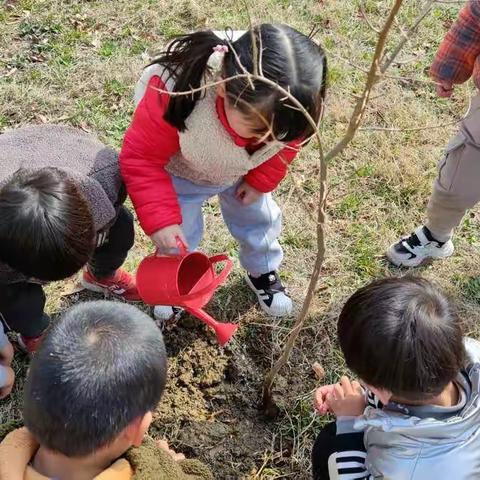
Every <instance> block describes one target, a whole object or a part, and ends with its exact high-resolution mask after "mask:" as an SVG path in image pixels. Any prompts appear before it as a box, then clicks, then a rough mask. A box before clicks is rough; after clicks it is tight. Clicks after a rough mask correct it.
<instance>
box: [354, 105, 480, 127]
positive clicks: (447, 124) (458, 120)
mask: <svg viewBox="0 0 480 480" xmlns="http://www.w3.org/2000/svg"><path fill="white" fill-rule="evenodd" d="M470 107H471V101H470V104H469V107H468V110H467V112H468V113H467V114H466V115H464V116H463V117H462V118H457V119H456V120H453V121H451V122H447V123H442V124H439V125H425V126H424V127H412V128H400V127H377V126H371V127H369V126H366V127H362V128H360V129H359V130H360V131H362V132H368V131H370V132H421V131H422V130H436V129H439V128H445V127H452V126H454V125H457V124H459V123H460V122H463V121H464V120H466V119H467V118H469V117H470V116H472V115H473V114H474V113H476V112H477V111H478V110H479V109H478V108H475V109H473V110H472V111H470Z"/></svg>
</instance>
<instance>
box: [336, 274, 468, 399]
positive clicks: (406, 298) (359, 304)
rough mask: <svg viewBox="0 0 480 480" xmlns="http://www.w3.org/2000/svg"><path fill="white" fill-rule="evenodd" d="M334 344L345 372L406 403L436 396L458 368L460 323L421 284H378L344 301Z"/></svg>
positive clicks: (402, 280) (444, 300)
mask: <svg viewBox="0 0 480 480" xmlns="http://www.w3.org/2000/svg"><path fill="white" fill-rule="evenodd" d="M338 338H339V341H340V346H341V348H342V351H343V354H344V356H345V360H346V362H347V365H348V367H349V368H350V369H351V370H352V371H353V372H354V373H355V374H357V375H358V376H359V377H360V378H361V379H362V380H363V381H364V382H366V383H367V384H369V385H371V386H372V387H376V388H382V389H387V390H389V391H391V392H392V394H393V395H394V396H396V397H399V398H402V399H408V400H422V399H428V398H430V397H433V396H435V395H438V394H439V393H441V391H442V390H443V389H444V388H445V386H446V385H447V384H448V383H449V382H450V381H452V380H453V379H454V378H455V376H456V375H457V374H458V372H459V371H460V369H461V368H462V366H463V361H464V356H465V350H464V345H463V337H462V329H461V325H460V321H459V319H458V317H457V315H456V313H455V311H454V309H453V307H452V305H451V304H450V303H449V302H448V300H447V298H446V297H445V296H444V295H443V294H442V292H440V291H439V290H438V289H437V288H436V287H435V286H434V285H432V284H431V283H430V282H429V281H427V280H425V279H423V278H416V277H403V278H388V279H383V280H378V281H375V282H373V283H371V284H370V285H367V286H366V287H364V288H361V289H360V290H358V291H357V292H356V293H355V294H354V295H353V296H352V297H350V299H349V300H348V301H347V303H346V304H345V306H344V307H343V310H342V312H341V314H340V319H339V322H338Z"/></svg>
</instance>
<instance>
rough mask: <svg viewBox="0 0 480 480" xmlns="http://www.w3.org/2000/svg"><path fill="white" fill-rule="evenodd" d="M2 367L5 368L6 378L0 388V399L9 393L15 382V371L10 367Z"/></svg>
mask: <svg viewBox="0 0 480 480" xmlns="http://www.w3.org/2000/svg"><path fill="white" fill-rule="evenodd" d="M3 369H4V370H5V373H6V376H7V380H6V382H5V385H4V386H3V387H1V388H0V400H3V399H4V398H6V397H8V396H9V395H10V393H11V391H12V388H13V385H14V383H15V372H14V371H13V370H12V369H11V368H10V367H3Z"/></svg>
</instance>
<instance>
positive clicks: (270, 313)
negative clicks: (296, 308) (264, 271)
mask: <svg viewBox="0 0 480 480" xmlns="http://www.w3.org/2000/svg"><path fill="white" fill-rule="evenodd" d="M245 281H246V282H247V285H248V286H249V287H250V290H251V291H252V292H253V293H254V294H255V296H256V297H257V300H258V304H259V305H260V308H261V309H262V310H263V311H264V312H265V313H267V314H268V315H270V316H271V317H275V318H282V317H291V316H292V314H293V308H292V311H290V312H288V313H280V314H276V313H273V312H272V311H271V310H270V309H269V308H268V306H267V305H265V303H263V298H262V297H261V296H260V294H259V293H258V292H257V289H256V288H255V285H254V284H253V283H252V281H251V280H250V278H249V276H248V275H245Z"/></svg>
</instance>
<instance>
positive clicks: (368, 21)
mask: <svg viewBox="0 0 480 480" xmlns="http://www.w3.org/2000/svg"><path fill="white" fill-rule="evenodd" d="M358 10H359V11H360V14H361V15H362V17H363V19H364V20H365V23H366V24H367V25H368V26H369V27H370V28H371V29H372V30H373V31H374V32H375V33H376V34H377V35H379V34H380V30H378V28H375V27H374V26H373V24H372V22H370V19H369V18H368V15H367V14H366V13H365V10H364V9H363V5H362V2H359V4H358Z"/></svg>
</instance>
